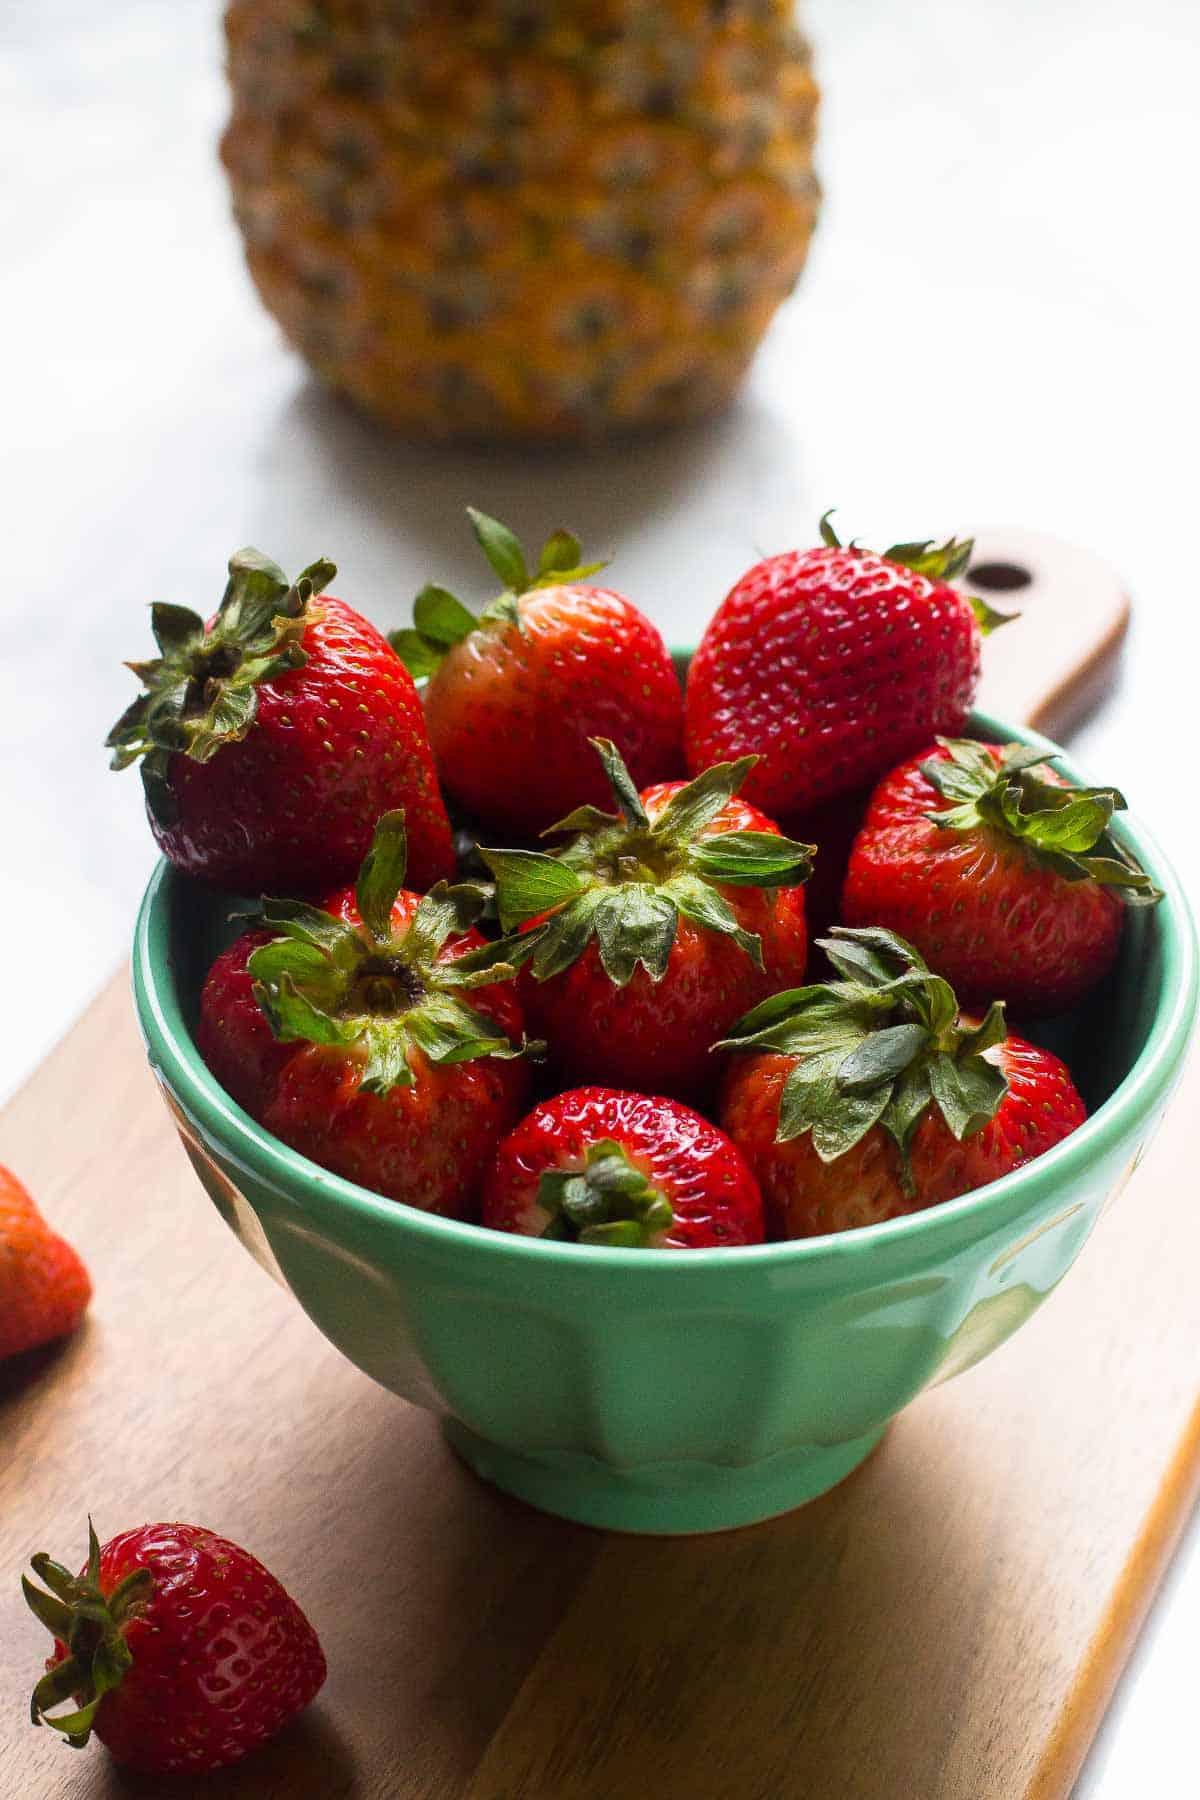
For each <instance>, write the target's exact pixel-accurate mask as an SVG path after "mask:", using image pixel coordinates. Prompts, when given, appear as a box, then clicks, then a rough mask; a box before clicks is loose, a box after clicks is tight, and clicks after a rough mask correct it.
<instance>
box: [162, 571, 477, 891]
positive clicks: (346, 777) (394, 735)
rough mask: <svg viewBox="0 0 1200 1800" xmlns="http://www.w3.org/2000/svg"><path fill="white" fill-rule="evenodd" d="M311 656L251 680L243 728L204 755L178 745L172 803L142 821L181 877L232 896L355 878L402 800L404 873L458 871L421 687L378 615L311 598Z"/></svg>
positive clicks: (423, 877) (420, 877)
mask: <svg viewBox="0 0 1200 1800" xmlns="http://www.w3.org/2000/svg"><path fill="white" fill-rule="evenodd" d="M312 613H313V617H312V620H311V622H310V623H309V625H308V627H307V629H306V630H305V632H304V637H303V646H304V649H305V650H306V652H307V653H308V661H307V663H306V664H305V665H304V667H303V668H300V669H294V670H290V671H288V672H286V673H284V674H282V675H279V676H277V677H275V678H274V679H273V680H271V681H265V682H262V683H260V684H259V687H258V689H257V693H258V711H257V715H256V718H255V721H254V724H253V725H252V726H251V728H250V731H249V733H248V735H247V736H246V737H245V738H244V739H243V740H242V741H241V742H240V743H234V744H227V745H225V746H224V747H223V748H222V749H220V750H218V751H217V753H216V755H215V756H214V757H213V758H212V760H211V762H207V763H202V762H195V761H193V760H192V759H191V758H189V757H187V756H183V755H179V754H176V755H173V756H172V757H171V758H170V762H169V765H168V780H169V783H170V787H171V790H172V794H173V797H174V800H175V804H176V807H177V810H178V817H177V819H176V821H175V822H174V823H173V824H172V825H170V826H167V827H164V826H161V825H160V824H158V823H157V822H156V820H155V819H154V817H153V814H151V818H150V823H151V827H152V829H153V831H154V835H155V838H156V839H157V841H158V844H159V847H160V848H161V849H162V851H163V852H164V854H165V855H166V856H168V857H169V858H170V859H171V861H172V862H173V863H175V864H176V866H177V867H178V868H181V869H183V870H185V871H186V872H187V873H188V874H189V875H196V876H200V877H202V878H203V879H204V880H206V881H212V882H216V883H218V884H219V885H220V886H222V887H226V888H231V889H233V890H234V891H235V892H239V893H251V894H253V893H263V892H275V893H296V892H313V891H315V890H317V889H320V888H323V887H328V886H329V885H330V883H332V882H335V881H345V880H346V879H348V877H350V876H351V875H353V873H354V871H355V870H356V869H357V867H358V865H359V863H360V862H361V861H362V858H363V856H364V855H365V853H366V851H367V848H368V846H369V845H370V842H371V834H372V832H373V831H374V828H375V822H376V820H377V819H378V818H379V815H380V814H381V813H383V812H386V811H387V810H388V808H389V807H395V806H403V807H404V808H405V811H406V815H407V824H408V844H409V880H410V881H411V883H412V885H413V886H414V887H415V888H420V889H424V888H427V887H431V886H432V885H433V883H434V882H435V881H437V880H439V879H441V878H442V877H443V876H449V875H451V874H452V873H453V870H454V851H453V843H452V839H451V834H450V825H449V821H448V819H447V817H446V809H445V807H444V805H443V803H442V798H441V794H440V792H439V790H438V784H437V776H436V773H435V770H434V764H433V755H432V752H431V750H430V747H429V741H428V737H427V735H426V730H425V721H424V717H423V714H422V711H421V702H420V697H419V695H418V694H417V690H416V687H415V686H414V684H413V680H412V677H411V676H410V675H409V673H408V670H407V669H406V668H405V667H404V665H403V663H402V662H401V661H400V659H399V657H398V656H397V655H396V654H395V652H394V651H393V650H392V648H391V646H390V645H389V644H388V643H387V642H386V640H385V639H384V638H383V637H381V636H380V634H379V632H377V631H376V630H375V628H374V626H373V625H371V624H369V623H368V622H367V620H366V619H364V618H363V617H362V616H361V614H359V613H357V612H355V611H354V609H353V608H352V607H349V606H347V605H346V604H345V603H344V602H343V601H341V600H335V599H333V598H332V596H329V595H324V596H322V597H321V598H320V599H318V600H314V601H313V602H312Z"/></svg>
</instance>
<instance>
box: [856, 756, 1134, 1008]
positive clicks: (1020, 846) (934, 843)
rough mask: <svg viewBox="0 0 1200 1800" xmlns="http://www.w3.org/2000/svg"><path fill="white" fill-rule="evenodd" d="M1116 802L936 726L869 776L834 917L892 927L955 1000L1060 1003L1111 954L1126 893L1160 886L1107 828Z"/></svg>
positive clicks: (1106, 791)
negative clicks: (938, 731) (874, 780)
mask: <svg viewBox="0 0 1200 1800" xmlns="http://www.w3.org/2000/svg"><path fill="white" fill-rule="evenodd" d="M1124 805H1125V801H1124V799H1123V798H1122V796H1121V795H1120V794H1119V793H1118V791H1117V790H1116V788H1089V787H1079V786H1077V785H1075V784H1074V783H1072V782H1068V781H1065V780H1063V779H1062V777H1061V776H1059V775H1057V774H1055V773H1054V771H1053V770H1052V769H1050V768H1049V767H1048V766H1047V764H1046V760H1045V757H1044V754H1043V753H1042V752H1041V751H1038V750H1030V749H1027V748H1026V747H1025V745H1023V744H1009V745H1007V746H1006V747H1004V748H1003V749H1002V748H1001V747H1000V746H999V745H996V744H977V743H972V742H971V741H970V740H968V739H962V738H957V739H954V738H940V739H939V740H938V743H937V745H936V746H935V747H933V748H932V749H930V750H927V751H926V753H925V754H924V755H923V756H916V757H914V758H913V759H912V760H911V761H910V762H906V763H902V764H901V766H900V767H899V768H898V769H894V770H893V771H892V773H891V774H890V775H886V776H885V777H884V779H883V780H882V781H881V782H880V784H879V786H878V787H877V788H876V790H875V793H874V794H873V796H872V798H871V802H870V806H869V808H868V811H867V816H866V819H865V821H864V823H863V828H862V830H861V831H860V833H859V835H858V837H857V839H856V840H855V843H854V848H853V850H852V852H851V856H850V863H849V868H848V871H847V875H846V884H845V888H844V891H843V897H842V916H843V918H844V919H845V921H846V923H847V924H848V925H865V924H867V923H868V922H871V923H875V924H879V925H886V926H889V927H890V928H891V929H892V930H893V931H897V932H900V933H901V934H902V935H903V936H904V937H906V938H908V939H909V940H910V941H911V942H912V943H913V944H915V945H916V946H917V948H918V950H920V952H921V954H922V955H923V956H924V957H925V958H926V960H927V961H928V962H930V963H931V964H932V965H933V967H934V968H936V969H937V970H938V972H939V974H942V975H944V976H945V977H946V980H947V981H949V982H950V983H951V984H952V985H953V987H954V988H955V990H956V991H957V993H958V996H959V998H960V1000H962V1002H963V1003H964V1004H965V1005H970V1006H974V1005H979V1004H982V1003H983V1002H985V1001H986V1000H988V999H990V998H991V997H992V996H993V995H996V996H998V997H999V998H1001V999H1003V1000H1007V1001H1008V1003H1009V1004H1010V1006H1012V1007H1013V1008H1014V1009H1017V1010H1018V1011H1021V1012H1024V1013H1028V1014H1030V1015H1039V1014H1044V1013H1055V1012H1063V1011H1065V1010H1066V1009H1067V1008H1068V1007H1071V1006H1074V1005H1075V1004H1076V1002H1077V1001H1079V1000H1081V999H1082V998H1083V996H1084V995H1085V994H1086V993H1087V992H1088V990H1089V988H1091V987H1093V986H1094V985H1095V984H1096V982H1097V981H1099V980H1100V979H1101V977H1102V976H1104V975H1105V974H1107V972H1108V970H1109V969H1110V968H1111V967H1112V964H1113V961H1114V959H1115V957H1116V954H1117V949H1118V947H1119V945H1120V941H1121V927H1122V923H1123V919H1124V911H1125V906H1126V905H1148V904H1153V903H1154V902H1155V901H1156V900H1159V899H1161V897H1162V896H1161V895H1160V893H1159V891H1158V889H1157V888H1155V887H1154V886H1153V884H1152V883H1151V881H1150V878H1149V876H1148V875H1147V874H1145V872H1144V871H1143V870H1142V869H1140V868H1139V867H1138V866H1137V864H1136V863H1135V862H1134V861H1133V860H1132V858H1131V857H1130V856H1129V855H1127V853H1126V852H1125V851H1124V850H1123V849H1122V848H1121V846H1120V844H1118V843H1117V842H1116V840H1115V839H1114V838H1113V836H1112V834H1111V833H1110V831H1109V822H1110V820H1111V819H1112V815H1113V813H1114V811H1116V810H1117V809H1118V808H1122V807H1124Z"/></svg>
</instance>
